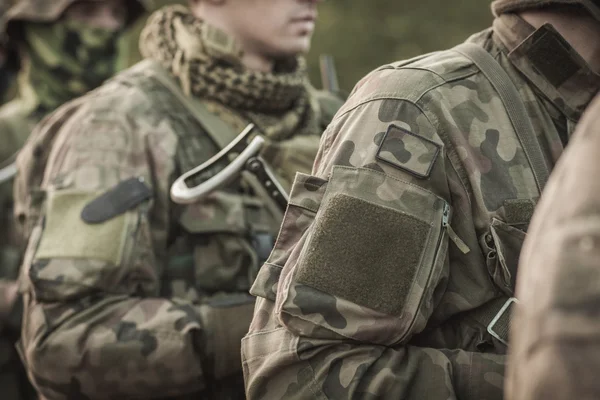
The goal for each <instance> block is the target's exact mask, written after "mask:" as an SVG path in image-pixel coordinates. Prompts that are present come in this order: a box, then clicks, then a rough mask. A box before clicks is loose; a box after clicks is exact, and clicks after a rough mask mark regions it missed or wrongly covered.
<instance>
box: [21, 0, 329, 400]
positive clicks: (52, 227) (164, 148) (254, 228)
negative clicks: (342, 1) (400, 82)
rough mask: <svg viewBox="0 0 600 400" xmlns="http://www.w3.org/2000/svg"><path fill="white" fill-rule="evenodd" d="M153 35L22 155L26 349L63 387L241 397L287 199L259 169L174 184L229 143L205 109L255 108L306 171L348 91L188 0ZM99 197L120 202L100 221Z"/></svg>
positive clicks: (57, 393)
mask: <svg viewBox="0 0 600 400" xmlns="http://www.w3.org/2000/svg"><path fill="white" fill-rule="evenodd" d="M180 40H181V41H182V42H180ZM223 40H224V41H225V43H223ZM140 45H141V47H142V50H143V51H142V53H143V54H144V55H145V56H146V57H147V59H146V60H144V61H142V62H141V63H140V64H138V65H136V66H134V67H132V68H131V69H129V70H127V71H124V72H123V73H121V74H119V75H118V76H116V77H115V78H114V79H112V80H111V81H109V82H108V83H106V84H105V85H103V86H101V87H100V88H99V89H97V90H96V91H94V92H92V93H90V94H88V95H87V96H85V97H83V98H80V99H78V100H76V101H74V102H71V103H69V104H67V105H65V106H63V107H61V108H60V109H59V110H58V111H57V112H56V113H54V114H53V115H52V116H50V117H49V118H48V119H47V120H45V121H44V122H43V123H42V124H41V125H40V126H39V127H38V128H37V129H36V130H35V131H34V133H33V134H32V137H31V139H30V141H29V142H28V144H27V146H26V147H25V149H24V150H23V151H22V152H21V155H20V156H19V161H18V165H19V168H20V172H19V176H18V179H17V185H16V187H17V189H16V203H17V204H16V207H17V213H23V214H22V215H23V219H24V221H25V224H26V225H27V227H26V228H25V230H26V231H29V230H30V227H33V230H32V235H31V239H30V243H29V246H28V250H27V252H26V255H25V262H24V267H23V272H22V282H23V290H24V291H25V295H24V305H25V313H24V326H23V332H22V338H21V343H20V345H19V347H20V351H21V354H22V357H23V358H24V361H25V364H26V367H27V369H28V371H29V375H30V377H31V378H32V381H33V382H34V385H35V386H36V388H37V389H38V390H39V391H40V393H42V395H44V396H45V397H47V398H48V399H50V400H54V399H74V398H86V399H107V398H111V399H132V398H135V399H144V398H172V399H184V398H190V399H191V398H193V399H198V398H202V399H209V398H214V399H223V400H225V399H228V398H232V399H241V398H243V397H244V394H243V392H244V387H243V382H242V373H241V360H240V341H241V338H242V337H243V335H244V334H245V333H246V332H247V330H248V326H249V324H250V319H251V318H252V310H253V308H254V298H253V297H252V296H250V295H249V294H248V290H249V288H250V285H251V282H252V281H253V279H254V277H255V276H256V271H257V269H258V267H259V266H260V265H261V264H262V262H264V260H265V259H266V257H267V256H268V254H269V252H270V250H271V248H272V242H271V240H274V238H275V235H276V233H277V231H278V229H279V225H280V222H281V217H282V212H281V211H279V215H278V214H277V213H276V212H273V210H272V209H271V208H270V207H268V204H267V203H266V202H265V201H264V199H263V198H261V197H260V196H258V195H257V194H256V192H255V191H254V189H253V186H252V184H251V182H250V180H246V179H241V180H238V181H235V182H234V183H232V185H231V186H230V187H229V188H227V189H226V190H222V191H218V192H216V193H213V194H211V195H210V196H209V197H208V198H207V199H204V200H203V201H201V202H196V203H194V204H190V205H185V206H183V205H179V204H175V203H173V202H172V201H171V200H170V197H169V189H170V187H171V185H172V184H173V182H174V180H175V179H176V178H177V177H178V176H180V175H181V174H182V173H184V172H186V171H188V170H190V169H192V168H194V167H196V166H197V165H199V164H201V163H202V162H204V161H206V160H207V159H208V158H209V157H211V156H213V155H214V154H215V153H216V152H217V151H219V150H220V147H221V146H220V144H219V143H218V142H219V140H220V139H219V138H218V137H215V136H213V135H212V134H211V133H210V132H209V129H207V128H206V125H205V122H206V121H207V119H206V118H205V115H204V114H202V112H201V111H200V110H205V111H206V110H208V111H209V114H210V115H212V118H214V116H217V117H218V118H219V119H220V120H221V121H223V122H224V123H226V124H228V125H229V126H230V127H231V128H232V131H234V132H239V131H241V130H242V129H243V128H244V127H245V126H246V125H247V124H248V123H249V122H250V121H253V122H254V123H256V125H257V126H258V128H259V130H260V131H261V132H262V133H263V134H264V136H265V138H266V140H267V143H268V146H267V147H266V149H265V152H264V157H265V158H266V159H268V160H269V161H270V162H271V164H272V166H273V168H274V170H276V171H277V172H278V173H279V174H280V175H282V176H283V178H285V177H289V176H290V175H291V177H292V179H293V174H290V172H289V171H288V172H286V170H288V169H289V168H290V165H291V166H292V168H298V169H300V170H303V171H308V170H310V166H311V165H312V161H313V159H314V156H315V154H316V151H317V148H318V143H319V140H320V135H321V133H322V131H323V129H324V127H325V126H326V125H327V123H328V122H329V120H330V119H331V116H332V115H331V114H332V112H331V111H329V112H326V110H325V107H324V105H325V104H329V105H331V104H333V103H334V101H333V99H332V98H331V97H330V96H328V95H326V94H323V93H317V92H316V91H315V90H314V89H312V88H310V87H308V86H307V85H308V84H307V78H306V71H305V69H304V68H301V66H302V65H303V64H302V63H301V60H281V61H280V62H279V63H281V64H282V65H279V63H278V65H277V67H276V69H277V71H279V72H278V73H276V74H267V73H259V72H252V71H248V70H246V69H244V67H243V66H242V65H241V64H240V61H239V54H238V52H237V51H236V49H237V47H236V45H235V42H234V41H232V40H231V39H230V38H228V37H227V36H226V35H225V34H224V33H223V32H221V31H218V30H217V29H214V28H213V27H210V26H209V25H206V24H205V23H202V22H201V21H199V20H197V19H195V18H194V17H193V16H192V15H191V14H189V12H188V11H186V10H185V9H182V8H181V7H167V8H165V9H161V10H159V11H157V12H156V13H155V14H154V15H153V16H152V17H151V19H150V20H149V22H148V25H147V26H146V28H145V29H144V32H143V35H142V39H141V42H140ZM173 52H174V53H176V54H177V56H176V57H175V56H173ZM288 61H289V62H288ZM283 64H285V65H283ZM287 64H289V67H290V68H292V69H293V70H291V71H290V72H285V71H288V69H287V68H288V67H286V65H287ZM232 72H233V74H232ZM288 78H289V80H290V81H291V82H292V83H289V82H288V83H285V82H286V80H287V79H288ZM265 80H266V81H267V82H271V83H273V86H270V85H267V86H269V87H263V83H264V82H263V81H265ZM263 89H265V91H264V92H263V91H262V90H263ZM288 92H290V93H291V96H288ZM261 93H263V94H262V95H261ZM266 93H268V95H266ZM290 100H292V101H290ZM233 102H236V103H235V106H232V103H233ZM339 103H340V102H339V101H338V106H339V105H340V104H339ZM299 105H303V106H302V107H301V109H298V106H299ZM333 112H335V111H333ZM274 128H277V129H274ZM223 134H225V132H223ZM51 144H52V145H51ZM50 147H51V151H49V152H45V151H39V149H47V148H50ZM42 177H43V180H42ZM132 177H134V179H133V180H131V179H130V178H132ZM133 187H136V188H137V190H138V191H137V192H135V191H131V190H129V189H128V188H133ZM135 193H138V194H140V193H141V194H143V195H142V196H140V197H139V198H138V199H137V200H136V199H135V198H134V197H135ZM102 194H104V195H105V196H106V197H102ZM99 196H100V197H99ZM107 198H108V199H107ZM123 199H125V200H126V201H123ZM129 201H131V203H129ZM127 204H129V206H128V205H127ZM128 207H129V208H128ZM113 208H120V209H121V211H124V212H123V213H119V212H110V210H111V209H113ZM91 209H94V210H95V211H96V212H99V213H101V214H102V213H104V214H106V213H107V212H108V213H109V215H108V216H107V217H106V218H104V219H103V222H102V223H97V224H93V223H91V222H90V221H89V220H88V219H85V218H84V214H86V213H87V211H85V210H88V211H89V210H91ZM82 210H84V211H83V212H84V214H81V213H82ZM125 210H126V211H125ZM80 214H81V215H80ZM265 242H266V243H267V246H265Z"/></svg>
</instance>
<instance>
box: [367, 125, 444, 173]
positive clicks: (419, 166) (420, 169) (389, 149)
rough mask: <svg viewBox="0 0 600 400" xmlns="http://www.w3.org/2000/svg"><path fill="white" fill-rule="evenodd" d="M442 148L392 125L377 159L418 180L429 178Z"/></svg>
mask: <svg viewBox="0 0 600 400" xmlns="http://www.w3.org/2000/svg"><path fill="white" fill-rule="evenodd" d="M440 148H441V146H440V145H439V144H437V143H435V142H433V141H431V140H429V139H427V138H424V137H423V136H419V135H417V134H414V133H412V132H409V131H407V130H406V129H402V128H400V127H398V126H396V125H390V126H389V128H388V130H387V132H386V133H385V136H384V137H383V140H382V141H381V144H380V145H379V149H378V150H377V159H378V160H381V161H384V162H386V163H388V164H391V165H393V166H394V167H396V168H399V169H402V170H404V171H406V172H408V173H410V174H412V175H414V176H416V177H418V178H427V177H429V175H430V174H431V170H432V169H433V165H434V163H435V160H436V159H437V157H438V154H439V153H440Z"/></svg>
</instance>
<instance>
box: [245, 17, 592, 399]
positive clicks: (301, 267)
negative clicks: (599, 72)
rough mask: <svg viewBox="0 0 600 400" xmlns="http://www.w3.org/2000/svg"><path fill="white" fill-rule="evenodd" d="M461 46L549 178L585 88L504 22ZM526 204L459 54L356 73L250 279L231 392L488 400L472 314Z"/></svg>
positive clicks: (504, 284) (483, 91)
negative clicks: (246, 325) (237, 384)
mask: <svg viewBox="0 0 600 400" xmlns="http://www.w3.org/2000/svg"><path fill="white" fill-rule="evenodd" d="M469 41H470V42H473V43H475V44H478V45H480V46H482V47H483V48H484V49H485V50H487V51H488V52H489V53H490V54H491V55H493V56H494V57H495V58H496V60H497V61H498V63H499V64H500V65H501V66H502V69H503V70H505V71H506V73H507V74H508V75H509V77H510V79H511V80H512V81H513V83H514V85H515V86H516V87H517V88H518V91H519V95H520V97H521V99H522V100H523V101H524V103H525V105H526V109H527V113H528V115H529V117H530V119H531V122H532V124H533V127H534V129H535V132H536V134H537V135H536V138H535V139H536V140H535V141H534V143H536V144H537V145H538V146H540V147H541V152H542V154H543V156H544V160H543V161H544V162H545V164H546V165H547V166H548V168H549V167H550V166H551V165H553V164H554V163H555V161H556V160H557V158H558V156H559V155H560V153H561V151H562V148H563V141H565V142H566V140H567V138H568V136H569V134H570V132H571V130H572V129H573V125H574V123H575V122H576V121H577V120H578V118H579V115H580V113H581V112H582V110H583V109H584V108H585V106H586V105H587V103H588V102H589V100H590V98H591V96H592V92H595V91H597V90H598V87H600V86H599V85H600V78H599V77H598V76H596V75H594V74H592V73H591V70H590V69H589V66H587V65H586V64H585V62H584V61H583V60H582V59H581V58H580V57H579V56H578V55H577V54H574V51H573V50H572V48H570V47H567V44H566V42H564V39H563V38H562V37H560V36H559V35H558V33H556V32H555V31H554V30H553V29H552V27H550V26H544V27H542V28H540V29H538V30H536V31H535V32H534V28H533V27H531V26H530V25H529V24H527V23H526V22H524V21H523V20H522V19H520V18H519V17H517V16H515V15H504V16H502V17H500V18H499V19H497V20H496V21H495V22H494V28H493V29H490V30H487V31H484V32H482V33H480V34H477V35H474V36H473V37H472V38H470V39H469ZM549 49H552V51H551V52H550V51H549ZM542 54H543V56H542ZM549 54H552V57H555V58H554V59H553V60H552V61H551V62H549V61H548V59H547V57H548V55H549ZM534 65H535V66H536V67H534ZM540 65H541V66H542V67H544V68H538V67H539V66H540ZM553 65H555V66H556V65H561V66H565V67H566V68H565V69H564V70H557V69H556V68H555V69H553V68H552V66H553ZM561 138H563V140H561ZM539 195H540V189H539V188H538V186H537V185H536V182H535V180H534V176H533V172H532V168H531V166H530V165H529V162H528V160H527V158H526V157H525V154H524V150H523V147H522V145H521V143H520V141H519V139H518V137H517V135H516V132H515V130H514V129H513V126H512V123H511V121H510V120H509V119H508V115H507V112H506V110H505V107H504V105H503V104H502V102H501V101H500V99H499V98H498V95H497V92H496V91H495V89H494V87H493V86H492V85H491V83H490V81H488V80H487V78H486V77H485V76H484V75H483V73H482V72H481V71H480V70H479V69H478V68H477V67H476V66H475V65H474V63H473V62H472V61H470V60H469V59H468V58H466V57H465V56H463V55H462V54H459V53H457V52H456V51H453V50H450V51H442V52H438V53H433V54H430V55H426V56H423V57H419V58H416V59H413V60H410V61H405V62H399V63H395V64H391V65H387V66H384V67H381V68H379V69H377V70H376V71H374V72H372V73H371V74H370V75H368V76H367V77H366V78H364V79H363V80H362V81H361V82H359V83H358V85H357V86H356V87H355V89H354V91H353V92H352V94H351V95H350V98H349V100H348V101H347V103H346V104H345V105H344V106H343V107H342V108H341V109H340V111H339V112H338V113H337V115H336V117H335V118H334V120H333V122H332V124H331V125H330V126H329V127H328V129H327V130H326V132H325V133H324V136H323V139H322V142H321V148H320V150H319V153H318V155H317V158H316V161H315V165H314V167H313V172H312V175H303V174H299V175H297V177H296V180H295V182H294V184H293V187H292V194H291V199H290V203H289V207H288V210H287V213H286V216H285V218H284V222H283V224H282V228H281V232H280V234H279V237H278V240H277V243H276V246H275V249H274V250H273V252H272V254H271V256H270V258H269V260H268V261H267V262H266V263H265V265H264V266H263V267H262V268H261V270H260V272H259V275H258V277H257V279H256V281H255V283H254V285H253V287H252V290H251V293H253V294H254V295H256V296H258V300H257V304H256V308H255V312H254V318H253V321H252V325H251V327H250V332H249V333H248V334H247V336H246V337H245V338H244V339H243V341H242V359H243V365H244V375H245V380H246V394H247V397H248V398H249V399H286V400H289V399H307V398H311V399H350V398H352V399H372V398H386V399H415V400H416V399H456V398H458V399H462V400H481V399H502V395H503V389H502V386H503V375H504V365H505V355H504V354H505V352H506V347H505V345H504V344H502V343H501V342H500V341H499V340H497V339H496V338H495V337H494V336H492V335H491V334H490V333H488V331H487V326H486V325H483V324H482V323H481V322H480V321H481V320H482V314H485V313H486V312H487V311H488V307H492V305H494V304H495V303H496V302H498V301H501V302H504V301H505V300H506V299H507V298H508V297H510V296H512V295H513V279H514V275H515V273H516V265H517V260H518V254H519V250H520V248H521V244H522V241H523V239H524V237H525V229H526V226H527V224H528V221H529V218H530V217H531V214H532V211H533V207H534V204H535V202H536V200H537V198H538V196H539ZM500 304H502V303H500ZM492 308H494V309H495V310H496V311H497V310H498V309H499V307H492ZM492 316H493V315H492Z"/></svg>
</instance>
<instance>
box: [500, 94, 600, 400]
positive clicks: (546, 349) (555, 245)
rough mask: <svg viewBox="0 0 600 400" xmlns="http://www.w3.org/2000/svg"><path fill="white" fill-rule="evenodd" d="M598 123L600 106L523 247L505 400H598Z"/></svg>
mask: <svg viewBox="0 0 600 400" xmlns="http://www.w3.org/2000/svg"><path fill="white" fill-rule="evenodd" d="M599 118H600V98H597V99H596V100H595V101H594V102H593V103H592V105H590V107H589V110H588V111H586V114H585V115H584V118H583V119H582V121H581V124H580V125H579V126H578V128H577V130H576V132H575V136H574V139H573V140H572V142H571V143H570V144H569V147H568V148H567V151H566V152H565V154H564V155H563V156H562V157H561V160H560V162H559V164H558V165H557V167H556V168H555V170H554V171H553V173H552V178H551V179H550V182H549V183H548V187H547V188H546V190H545V191H544V195H543V196H542V200H541V202H540V205H539V206H538V207H537V209H536V212H535V214H534V217H533V220H532V223H531V226H530V229H529V234H528V238H527V240H526V241H525V245H524V247H523V252H522V254H521V260H520V266H519V275H518V276H519V279H518V285H517V296H518V297H519V299H520V300H521V304H520V305H519V307H518V308H517V309H516V312H515V317H514V319H513V322H514V323H513V324H512V326H511V349H510V353H511V354H510V355H511V358H510V363H509V369H508V373H507V399H511V400H535V399H544V400H558V399H565V400H567V399H597V398H600V382H599V381H598V374H597V372H598V370H599V368H600V364H599V362H598V360H600V357H599V352H598V344H597V343H598V338H599V332H600V329H599V328H600V327H599V322H598V315H597V313H598V306H599V305H600V303H599V301H598V298H599V297H598V296H599V294H600V285H599V282H600V268H599V267H600V263H599V260H600V257H599V256H600V254H599V253H598V249H599V246H598V243H599V240H600V223H599V221H600V220H599V210H600V208H599V206H598V205H599V204H600V197H599V195H600V187H599V183H598V175H599V173H600V162H598V150H599V149H600V120H599ZM597 367H598V368H597Z"/></svg>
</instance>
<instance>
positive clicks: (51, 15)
mask: <svg viewBox="0 0 600 400" xmlns="http://www.w3.org/2000/svg"><path fill="white" fill-rule="evenodd" d="M76 1H79V0H52V1H46V0H13V1H12V6H11V7H10V8H9V9H8V11H7V12H6V16H5V18H4V19H3V20H2V22H1V23H2V25H0V27H1V28H2V30H4V29H8V30H9V31H12V29H14V27H13V26H14V25H20V24H21V23H22V22H55V21H58V20H59V19H60V17H61V16H62V14H63V13H64V11H65V10H66V9H67V8H68V7H69V6H70V5H71V4H73V3H75V2H76ZM92 1H103V0H92ZM127 5H128V7H129V12H128V17H127V19H128V21H129V22H134V21H135V20H137V19H138V18H139V17H140V16H141V15H142V13H143V12H144V11H145V10H151V9H152V8H153V5H154V2H153V0H127ZM4 24H6V25H8V27H6V26H3V25H4Z"/></svg>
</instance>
